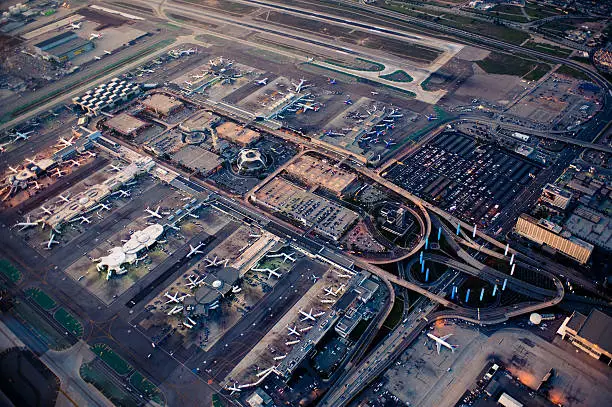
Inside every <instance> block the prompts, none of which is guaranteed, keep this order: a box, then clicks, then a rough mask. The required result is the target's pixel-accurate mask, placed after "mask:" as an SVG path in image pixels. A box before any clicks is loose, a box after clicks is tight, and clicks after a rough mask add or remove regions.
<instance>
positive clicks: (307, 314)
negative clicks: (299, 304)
mask: <svg viewBox="0 0 612 407" xmlns="http://www.w3.org/2000/svg"><path fill="white" fill-rule="evenodd" d="M299 313H300V314H302V315H303V316H304V318H302V319H301V321H302V322H304V321H308V320H311V321H316V320H317V319H316V318H315V316H314V315H312V308H311V309H310V312H304V310H303V309H301V308H300V309H299Z"/></svg>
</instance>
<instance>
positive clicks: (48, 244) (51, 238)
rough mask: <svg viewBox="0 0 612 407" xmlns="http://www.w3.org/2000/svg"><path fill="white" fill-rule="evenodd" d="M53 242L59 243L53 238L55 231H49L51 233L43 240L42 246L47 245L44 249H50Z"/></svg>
mask: <svg viewBox="0 0 612 407" xmlns="http://www.w3.org/2000/svg"><path fill="white" fill-rule="evenodd" d="M54 244H59V242H58V241H57V240H55V233H53V231H51V233H50V234H49V240H47V241H46V242H43V246H47V247H46V249H47V250H51V248H52V247H53V245H54Z"/></svg>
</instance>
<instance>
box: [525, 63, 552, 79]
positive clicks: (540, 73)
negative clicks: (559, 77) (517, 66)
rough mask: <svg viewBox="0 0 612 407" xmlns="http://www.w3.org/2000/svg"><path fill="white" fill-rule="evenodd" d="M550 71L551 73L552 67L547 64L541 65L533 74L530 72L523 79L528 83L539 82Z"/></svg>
mask: <svg viewBox="0 0 612 407" xmlns="http://www.w3.org/2000/svg"><path fill="white" fill-rule="evenodd" d="M548 71H550V66H549V65H547V64H539V65H538V66H536V67H535V68H534V69H533V70H532V71H531V72H529V73H528V74H527V75H525V76H523V79H526V80H528V81H537V80H539V79H540V78H541V77H543V76H544V75H546V73H547V72H548Z"/></svg>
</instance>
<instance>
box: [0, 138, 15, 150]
mask: <svg viewBox="0 0 612 407" xmlns="http://www.w3.org/2000/svg"><path fill="white" fill-rule="evenodd" d="M12 142H13V140H11V141H9V142H7V143H3V144H0V152H1V153H4V152H5V151H6V146H8V145H9V144H11V143H12Z"/></svg>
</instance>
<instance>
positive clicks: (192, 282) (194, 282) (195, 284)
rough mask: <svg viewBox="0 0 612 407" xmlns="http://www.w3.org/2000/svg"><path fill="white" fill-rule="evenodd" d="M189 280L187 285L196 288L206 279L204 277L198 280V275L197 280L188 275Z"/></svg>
mask: <svg viewBox="0 0 612 407" xmlns="http://www.w3.org/2000/svg"><path fill="white" fill-rule="evenodd" d="M187 280H188V281H189V282H188V283H186V284H185V286H187V287H189V288H196V287H199V286H200V284H202V282H203V281H204V279H200V280H198V278H197V276H196V278H195V280H194V279H193V277H192V276H189V277H187Z"/></svg>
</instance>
